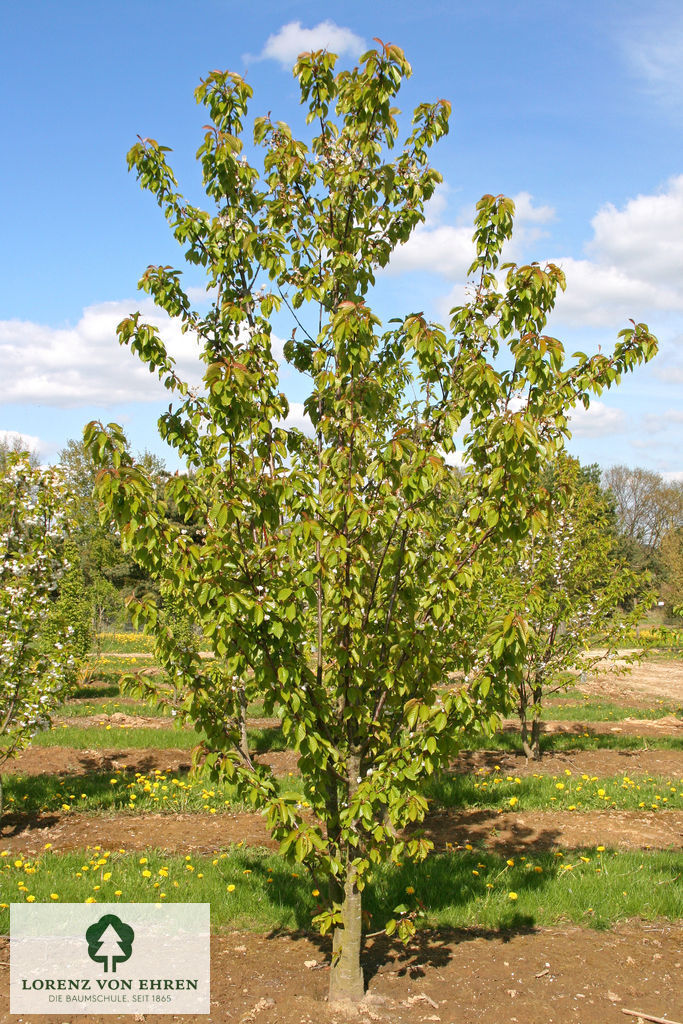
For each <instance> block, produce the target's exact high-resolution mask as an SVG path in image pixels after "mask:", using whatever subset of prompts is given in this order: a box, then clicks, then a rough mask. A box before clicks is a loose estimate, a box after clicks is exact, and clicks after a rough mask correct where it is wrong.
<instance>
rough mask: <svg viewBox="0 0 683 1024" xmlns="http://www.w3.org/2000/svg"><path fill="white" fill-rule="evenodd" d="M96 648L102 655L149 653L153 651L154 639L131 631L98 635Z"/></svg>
mask: <svg viewBox="0 0 683 1024" xmlns="http://www.w3.org/2000/svg"><path fill="white" fill-rule="evenodd" d="M96 648H97V651H98V652H100V653H102V654H126V653H128V652H129V651H146V652H150V653H151V652H152V651H153V650H154V637H152V636H148V635H147V634H146V633H134V632H132V631H131V632H119V633H112V632H105V633H98V634H97V643H96Z"/></svg>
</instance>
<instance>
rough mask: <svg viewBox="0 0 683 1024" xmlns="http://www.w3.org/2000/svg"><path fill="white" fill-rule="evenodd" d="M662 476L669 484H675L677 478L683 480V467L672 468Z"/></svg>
mask: <svg viewBox="0 0 683 1024" xmlns="http://www.w3.org/2000/svg"><path fill="white" fill-rule="evenodd" d="M662 477H663V478H664V480H666V482H667V483H668V484H673V483H675V482H676V481H677V480H683V469H672V470H668V471H667V472H664V473H662Z"/></svg>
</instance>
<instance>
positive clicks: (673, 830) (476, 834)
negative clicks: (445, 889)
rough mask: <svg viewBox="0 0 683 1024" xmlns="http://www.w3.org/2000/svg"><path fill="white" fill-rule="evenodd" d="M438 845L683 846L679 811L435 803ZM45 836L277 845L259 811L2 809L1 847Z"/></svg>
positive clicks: (431, 828)
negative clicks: (443, 806) (439, 807)
mask: <svg viewBox="0 0 683 1024" xmlns="http://www.w3.org/2000/svg"><path fill="white" fill-rule="evenodd" d="M423 827H424V829H425V831H426V833H427V835H428V836H429V837H430V838H431V839H433V840H434V843H435V845H436V848H437V850H440V851H442V850H446V849H447V848H449V847H451V846H453V847H457V846H462V845H464V843H465V842H468V843H472V844H473V845H480V846H481V847H482V848H486V849H489V850H491V851H493V852H496V853H508V852H514V851H515V850H527V851H531V852H533V851H534V850H548V849H555V848H559V847H562V848H564V849H578V848H582V847H587V846H594V845H595V844H596V843H603V844H604V845H605V846H612V847H615V848H618V849H624V850H629V849H644V848H647V847H652V848H661V849H671V848H674V849H679V848H681V847H683V811H674V810H671V811H656V812H651V811H614V810H609V811H586V812H579V811H576V812H572V811H564V812H556V811H528V812H522V813H513V812H499V811H497V810H488V809H480V808H470V809H468V810H466V811H450V810H444V811H436V812H434V813H433V814H430V815H428V816H427V818H426V819H425V822H424V826H423ZM45 843H51V844H52V847H53V850H55V851H56V852H64V851H65V850H77V849H83V848H84V847H86V846H96V845H99V846H102V847H104V848H105V849H108V850H118V849H122V850H150V849H159V850H166V851H168V852H171V853H187V852H188V851H192V852H194V853H204V854H213V853H215V852H217V851H218V850H223V849H226V848H227V847H228V846H230V845H232V844H235V843H244V844H245V845H246V846H263V847H266V848H268V849H271V850H274V849H277V846H278V844H277V843H276V842H274V841H273V840H272V839H271V837H270V833H269V832H268V829H267V827H266V824H265V820H264V818H263V817H262V816H261V815H260V814H253V813H249V812H235V813H230V812H227V813H221V814H216V815H204V814H199V813H198V814H144V815H139V814H127V813H119V814H117V815H116V816H111V815H94V814H85V813H78V812H74V813H70V814H61V813H60V812H59V811H54V812H45V813H39V814H21V813H11V814H6V815H5V816H4V818H3V828H2V830H0V845H1V846H2V849H4V850H10V851H12V852H14V851H21V852H22V853H24V854H27V855H31V856H34V855H36V854H38V853H40V852H41V851H42V849H43V847H44V845H45Z"/></svg>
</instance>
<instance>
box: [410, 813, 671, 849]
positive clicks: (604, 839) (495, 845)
mask: <svg viewBox="0 0 683 1024" xmlns="http://www.w3.org/2000/svg"><path fill="white" fill-rule="evenodd" d="M424 829H425V832H426V834H427V835H428V836H429V838H430V839H432V840H433V842H434V845H435V848H436V850H437V851H442V850H446V849H448V848H450V847H451V846H453V847H457V846H461V847H462V846H463V845H464V844H465V843H471V844H472V845H473V846H480V847H481V848H482V849H486V850H490V851H492V852H493V853H501V854H507V853H514V852H521V853H524V852H527V851H540V850H552V849H556V848H560V847H561V848H562V849H565V850H569V849H581V848H582V847H590V846H595V845H596V843H601V844H602V845H604V846H609V847H614V848H615V849H622V850H639V849H647V848H648V847H652V848H656V849H683V811H663V812H662V811H656V812H647V811H645V812H642V811H614V810H610V811H585V812H580V813H579V812H572V811H565V812H557V811H528V812H522V813H518V814H511V813H510V812H503V813H500V812H499V811H496V810H488V809H470V810H467V811H447V810H444V811H436V812H434V814H430V815H429V816H428V817H427V818H426V819H425V823H424Z"/></svg>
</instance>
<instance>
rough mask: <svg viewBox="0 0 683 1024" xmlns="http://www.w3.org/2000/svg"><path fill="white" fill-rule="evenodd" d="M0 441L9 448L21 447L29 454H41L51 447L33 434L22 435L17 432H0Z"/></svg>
mask: <svg viewBox="0 0 683 1024" xmlns="http://www.w3.org/2000/svg"><path fill="white" fill-rule="evenodd" d="M0 441H2V442H4V443H5V444H8V445H9V446H10V448H15V447H21V448H22V449H24V450H26V451H30V452H40V453H42V452H44V451H45V450H46V449H48V448H50V447H51V446H50V445H49V444H47V443H46V442H45V441H43V439H42V438H40V437H36V436H35V434H24V433H22V432H21V431H19V430H0Z"/></svg>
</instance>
